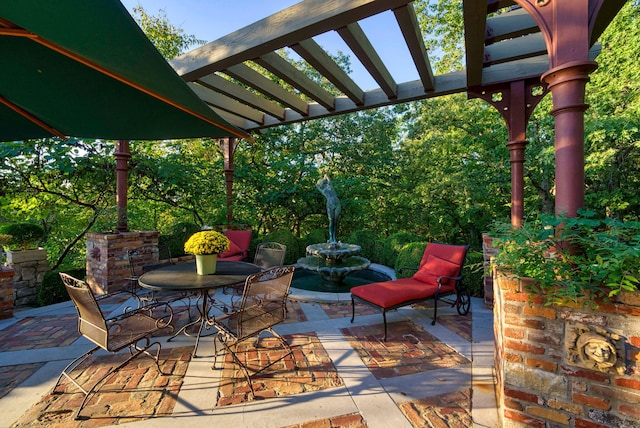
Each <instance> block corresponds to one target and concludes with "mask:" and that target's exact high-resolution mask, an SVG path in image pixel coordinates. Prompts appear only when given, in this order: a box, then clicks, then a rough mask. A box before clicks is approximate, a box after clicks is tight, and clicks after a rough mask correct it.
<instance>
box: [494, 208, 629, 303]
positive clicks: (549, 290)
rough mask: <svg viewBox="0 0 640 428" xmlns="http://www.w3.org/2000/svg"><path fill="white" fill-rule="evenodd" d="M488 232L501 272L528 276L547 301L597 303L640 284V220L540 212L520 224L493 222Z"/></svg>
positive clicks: (533, 291) (533, 289) (531, 286)
mask: <svg viewBox="0 0 640 428" xmlns="http://www.w3.org/2000/svg"><path fill="white" fill-rule="evenodd" d="M491 236H492V237H494V246H496V247H497V248H498V254H497V255H496V256H494V259H493V265H494V267H495V268H497V269H498V271H499V273H500V274H501V275H506V276H507V277H508V276H513V277H518V278H531V280H530V281H526V283H525V290H526V291H528V292H529V293H530V294H531V295H532V296H533V295H535V296H538V297H541V298H542V299H544V302H545V304H546V305H552V304H566V303H572V302H573V303H577V302H582V303H584V304H592V305H597V301H598V300H600V299H603V298H604V299H610V298H612V297H614V296H616V295H618V294H620V293H621V292H623V291H629V292H633V291H636V290H637V289H638V287H639V286H640V222H623V221H620V220H615V219H598V218H596V216H595V213H594V212H592V211H587V210H580V211H579V213H578V216H576V217H573V218H569V217H562V216H557V217H555V216H542V217H540V219H538V220H536V221H533V222H528V223H525V224H524V225H523V227H522V228H512V227H511V225H504V224H496V225H494V227H493V230H492V232H491Z"/></svg>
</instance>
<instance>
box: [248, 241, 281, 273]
mask: <svg viewBox="0 0 640 428" xmlns="http://www.w3.org/2000/svg"><path fill="white" fill-rule="evenodd" d="M286 253H287V246H286V245H284V244H280V243H278V242H262V243H260V244H258V247H257V248H256V255H255V257H254V259H253V264H254V265H256V266H259V267H261V268H262V269H268V268H271V267H275V266H282V265H283V264H284V256H285V254H286Z"/></svg>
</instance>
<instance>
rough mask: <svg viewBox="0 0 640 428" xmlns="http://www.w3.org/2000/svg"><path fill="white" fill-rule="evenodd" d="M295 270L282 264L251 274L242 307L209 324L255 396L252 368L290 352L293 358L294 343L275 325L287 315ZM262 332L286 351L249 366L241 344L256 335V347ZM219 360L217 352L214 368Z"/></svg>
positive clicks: (267, 366)
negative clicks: (277, 329)
mask: <svg viewBox="0 0 640 428" xmlns="http://www.w3.org/2000/svg"><path fill="white" fill-rule="evenodd" d="M294 270H295V268H294V267H293V266H281V267H275V268H272V269H269V270H266V271H263V272H259V273H256V274H253V275H251V276H249V277H248V278H247V280H246V282H245V286H244V292H243V294H242V302H241V304H240V307H239V308H238V309H237V310H234V311H232V312H230V313H228V314H226V315H223V316H221V317H217V318H215V319H213V320H212V321H211V322H210V325H212V326H213V327H215V328H216V329H217V330H218V334H217V340H218V341H219V342H220V343H221V344H222V345H223V346H224V348H225V349H226V351H227V352H229V353H230V354H231V355H232V357H233V360H234V362H235V363H236V364H237V365H239V366H240V368H241V369H242V370H243V372H244V375H245V377H246V379H247V382H248V383H249V388H250V389H251V395H252V396H253V397H255V393H254V389H253V384H252V382H251V376H252V374H250V371H251V372H252V373H253V375H255V374H258V373H260V372H262V371H264V370H265V369H267V368H269V367H271V366H272V365H273V364H275V363H276V362H278V361H281V360H282V359H284V358H286V357H287V356H289V355H291V356H292V358H293V351H292V350H291V347H290V346H289V344H288V343H287V341H286V340H285V339H284V338H283V337H282V336H280V335H279V334H278V333H276V331H275V330H274V329H273V326H275V325H277V324H280V323H281V322H283V321H284V320H285V319H286V318H287V311H286V308H285V304H286V301H287V296H288V295H289V287H290V286H291V280H292V279H293V272H294ZM263 332H269V333H271V334H272V335H273V336H275V337H276V338H277V339H278V340H279V341H280V344H281V345H282V347H283V348H284V349H285V350H286V353H285V354H284V355H283V356H281V357H280V358H278V359H276V360H274V361H271V362H270V363H269V364H268V365H265V366H262V367H250V366H249V364H250V362H249V361H243V358H241V357H239V356H238V353H237V350H238V346H239V345H240V344H242V343H243V342H246V341H247V340H249V339H251V338H256V347H257V346H258V345H259V340H260V337H259V336H260V334H261V333H263ZM216 364H217V353H216V358H215V360H214V363H213V368H215V367H216ZM294 364H295V360H294Z"/></svg>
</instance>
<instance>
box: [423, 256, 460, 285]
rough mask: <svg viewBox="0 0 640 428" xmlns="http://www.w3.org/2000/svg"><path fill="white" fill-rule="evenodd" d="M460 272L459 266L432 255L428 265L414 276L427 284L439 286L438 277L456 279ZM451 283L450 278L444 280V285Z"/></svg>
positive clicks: (429, 257) (428, 259) (427, 262)
mask: <svg viewBox="0 0 640 428" xmlns="http://www.w3.org/2000/svg"><path fill="white" fill-rule="evenodd" d="M459 271H460V265H459V264H457V263H454V262H450V261H449V260H445V259H443V258H441V257H438V256H434V255H433V254H430V255H429V256H428V257H427V261H426V263H425V264H423V265H422V267H421V268H420V269H419V270H418V272H416V274H415V275H413V278H415V279H417V280H418V281H422V282H424V283H426V284H432V285H438V277H441V276H451V277H456V276H458V272H459ZM450 281H451V280H450V279H449V278H442V285H446V284H449V282H450Z"/></svg>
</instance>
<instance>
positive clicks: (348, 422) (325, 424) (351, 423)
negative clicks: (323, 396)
mask: <svg viewBox="0 0 640 428" xmlns="http://www.w3.org/2000/svg"><path fill="white" fill-rule="evenodd" d="M282 428H367V424H365V423H364V420H363V419H362V416H361V415H360V414H359V413H350V414H348V415H341V416H334V417H333V418H327V419H316V420H313V421H308V422H303V423H301V424H295V425H288V426H286V427H282Z"/></svg>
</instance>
